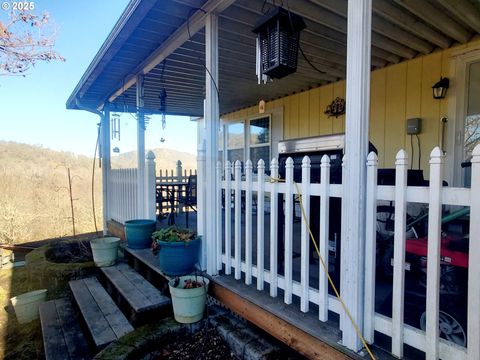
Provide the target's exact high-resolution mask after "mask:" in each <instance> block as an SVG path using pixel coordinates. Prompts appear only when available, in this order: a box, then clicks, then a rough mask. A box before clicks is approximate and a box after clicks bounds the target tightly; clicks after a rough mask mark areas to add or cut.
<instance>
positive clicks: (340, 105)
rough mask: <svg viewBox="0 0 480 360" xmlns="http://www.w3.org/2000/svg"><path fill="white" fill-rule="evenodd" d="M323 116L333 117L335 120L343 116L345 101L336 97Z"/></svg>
mask: <svg viewBox="0 0 480 360" xmlns="http://www.w3.org/2000/svg"><path fill="white" fill-rule="evenodd" d="M325 114H327V115H328V117H330V116H335V117H336V118H337V117H339V116H341V115H343V114H345V99H342V98H339V97H336V98H335V100H333V101H332V103H331V104H330V105H328V106H327V108H326V109H325Z"/></svg>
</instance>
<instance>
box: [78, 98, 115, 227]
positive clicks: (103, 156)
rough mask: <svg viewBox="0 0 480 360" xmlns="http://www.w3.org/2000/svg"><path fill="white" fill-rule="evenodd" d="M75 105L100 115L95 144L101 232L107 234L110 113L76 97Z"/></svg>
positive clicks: (93, 200)
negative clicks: (98, 157)
mask: <svg viewBox="0 0 480 360" xmlns="http://www.w3.org/2000/svg"><path fill="white" fill-rule="evenodd" d="M75 105H76V106H77V108H78V109H79V110H84V111H88V112H91V113H93V114H96V115H98V116H99V117H100V130H99V133H98V138H97V145H98V144H99V145H100V147H99V155H100V167H101V168H102V200H103V201H102V203H103V234H104V235H107V221H108V220H109V216H110V209H109V201H108V200H109V196H108V183H109V177H110V137H109V132H110V129H109V127H110V122H109V121H108V119H109V117H110V115H109V110H108V108H107V107H105V112H103V113H102V112H101V111H99V110H97V109H95V108H91V107H88V106H86V105H83V104H82V103H81V102H80V100H79V99H78V98H75ZM95 157H96V152H95V154H94V160H93V161H94V165H93V169H92V206H93V211H94V212H95V206H94V204H95V197H94V190H93V189H94V188H93V186H94V181H93V176H94V174H95ZM102 164H103V166H102ZM93 217H94V219H96V214H95V213H94V214H93ZM95 229H96V220H95Z"/></svg>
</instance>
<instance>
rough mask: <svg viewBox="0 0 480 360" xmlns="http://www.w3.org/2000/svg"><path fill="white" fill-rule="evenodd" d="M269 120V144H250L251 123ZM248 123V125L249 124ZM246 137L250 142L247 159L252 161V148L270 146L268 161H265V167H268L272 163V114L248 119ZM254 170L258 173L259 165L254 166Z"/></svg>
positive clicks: (246, 151)
mask: <svg viewBox="0 0 480 360" xmlns="http://www.w3.org/2000/svg"><path fill="white" fill-rule="evenodd" d="M265 118H268V143H261V144H250V140H251V138H250V136H251V134H250V123H251V122H252V121H255V120H258V119H265ZM247 123H248V124H247ZM245 130H246V131H245V135H246V140H247V141H246V142H245V143H247V142H248V145H247V146H245V159H250V160H252V158H251V156H250V148H252V147H253V148H256V147H265V146H267V145H268V159H263V161H265V165H266V166H267V167H268V163H269V162H270V160H271V158H272V114H261V116H255V117H251V118H248V120H247V121H245ZM253 169H254V172H257V171H256V169H257V164H253Z"/></svg>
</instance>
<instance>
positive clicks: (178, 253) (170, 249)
mask: <svg viewBox="0 0 480 360" xmlns="http://www.w3.org/2000/svg"><path fill="white" fill-rule="evenodd" d="M200 242H201V239H200V238H197V239H195V240H191V241H189V242H187V243H185V242H165V241H158V242H157V244H158V247H159V250H158V261H159V265H160V270H162V272H163V273H164V274H165V275H168V276H181V275H187V274H191V273H192V272H193V270H195V264H196V263H197V262H198V257H199V252H200Z"/></svg>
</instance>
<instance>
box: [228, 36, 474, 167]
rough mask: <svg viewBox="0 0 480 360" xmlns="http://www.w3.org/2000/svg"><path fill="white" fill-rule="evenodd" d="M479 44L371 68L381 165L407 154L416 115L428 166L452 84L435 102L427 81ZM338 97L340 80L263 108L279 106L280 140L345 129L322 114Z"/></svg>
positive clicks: (373, 132)
mask: <svg viewBox="0 0 480 360" xmlns="http://www.w3.org/2000/svg"><path fill="white" fill-rule="evenodd" d="M479 47H480V41H479V40H475V41H472V42H470V43H468V44H466V45H461V46H456V47H454V48H451V49H448V50H443V51H437V52H434V53H432V54H430V55H426V56H422V57H418V58H415V59H413V60H409V61H405V62H402V63H400V64H396V65H392V66H389V67H386V68H383V69H380V70H376V71H373V72H372V76H371V100H370V141H371V142H372V143H373V144H374V145H375V146H376V147H377V149H378V151H379V165H380V167H393V166H394V163H395V155H396V153H397V152H398V150H399V149H401V148H404V149H405V150H407V152H408V153H409V156H410V157H411V150H410V149H411V144H410V135H407V134H406V120H407V119H408V118H413V117H420V118H421V119H422V129H421V133H420V134H419V139H420V143H421V154H422V158H421V168H423V169H427V168H428V156H429V153H430V151H431V150H432V149H433V148H434V147H435V146H437V145H439V141H440V137H441V128H440V117H442V116H445V115H447V110H448V100H449V97H450V96H451V92H452V91H454V88H453V89H452V87H451V88H450V90H449V93H448V94H449V95H447V98H446V99H445V100H434V99H433V97H432V85H433V84H435V83H436V82H437V81H438V80H439V79H440V76H444V77H445V76H446V77H450V78H452V73H451V68H452V67H451V62H452V61H453V60H452V58H451V53H452V51H454V52H458V51H461V50H462V49H464V50H469V49H473V48H479ZM453 76H454V74H453ZM451 80H452V79H451ZM337 96H339V97H342V98H345V81H339V82H336V83H332V84H328V85H325V86H322V87H319V88H315V89H312V90H308V91H304V92H301V93H298V94H294V95H291V96H287V97H285V98H281V99H277V100H273V101H270V102H267V106H266V111H267V112H269V111H271V110H272V109H274V108H277V107H281V106H283V110H284V119H283V134H284V138H285V139H292V138H297V137H306V136H315V135H323V134H333V133H339V132H344V131H345V116H344V115H343V116H339V117H338V118H335V117H328V116H327V115H325V114H324V111H325V108H326V107H327V105H328V104H330V103H331V102H332V100H333V99H335V97H337ZM347 101H348V100H347ZM257 110H258V108H257V107H256V106H254V107H250V108H248V109H243V110H240V111H237V112H234V113H230V114H226V115H225V116H223V117H222V119H224V120H227V121H228V120H234V119H241V118H245V117H248V116H253V115H255V114H257V113H258V112H257ZM412 140H413V141H414V143H413V144H414V152H415V156H414V164H415V167H416V166H417V163H418V150H417V149H418V148H417V143H416V139H415V138H413V139H412Z"/></svg>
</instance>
